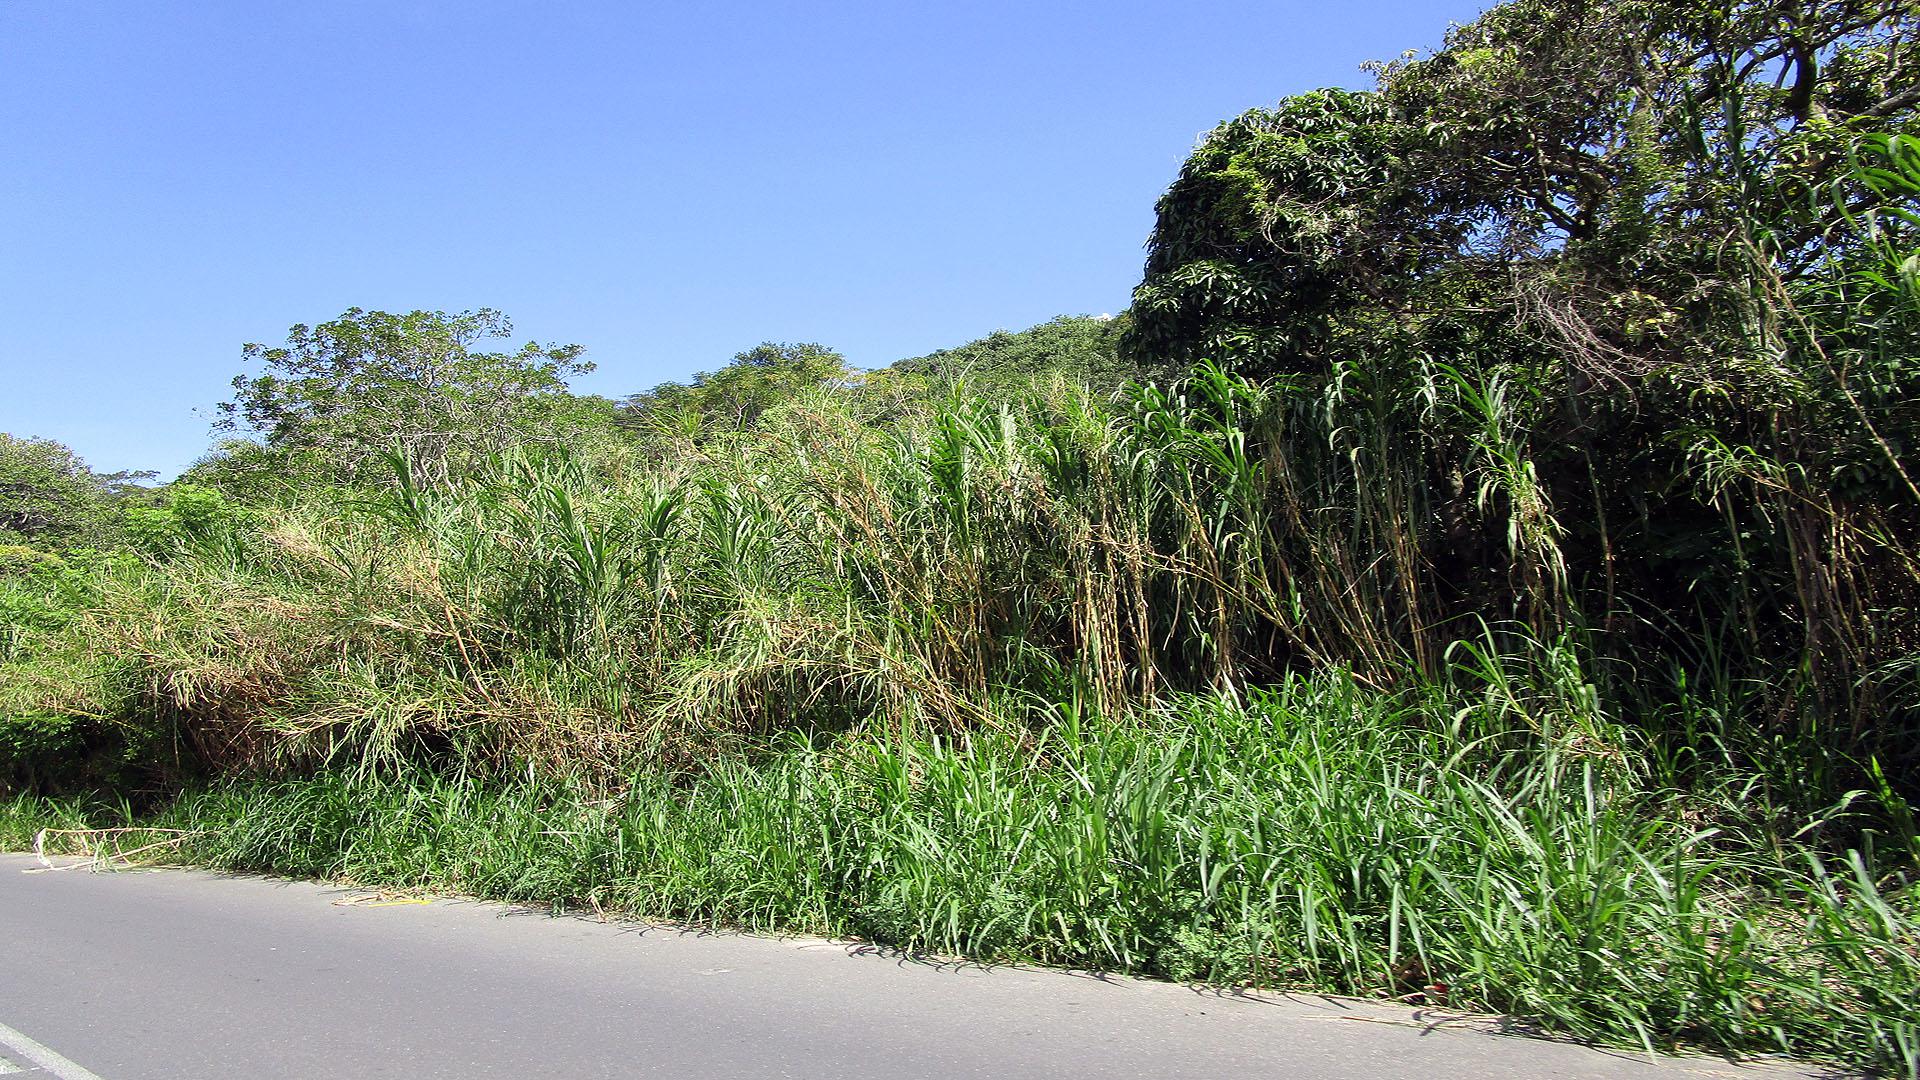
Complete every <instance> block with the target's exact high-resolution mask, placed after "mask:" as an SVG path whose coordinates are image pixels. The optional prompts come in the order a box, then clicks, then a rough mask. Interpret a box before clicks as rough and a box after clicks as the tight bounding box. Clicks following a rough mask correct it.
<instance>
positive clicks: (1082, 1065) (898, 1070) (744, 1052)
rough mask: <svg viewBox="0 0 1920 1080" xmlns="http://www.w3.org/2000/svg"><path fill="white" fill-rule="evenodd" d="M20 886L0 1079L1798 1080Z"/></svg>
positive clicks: (1334, 1020) (1403, 1026) (1017, 991)
mask: <svg viewBox="0 0 1920 1080" xmlns="http://www.w3.org/2000/svg"><path fill="white" fill-rule="evenodd" d="M38 865H39V864H37V863H36V862H34V861H33V860H32V859H31V858H28V857H23V856H0V1074H4V1073H9V1072H17V1073H19V1074H20V1075H21V1080H38V1078H40V1077H49V1076H50V1077H56V1078H58V1080H171V1078H178V1080H190V1078H191V1080H213V1078H243V1080H250V1078H261V1080H277V1078H295V1077H297V1078H302V1080H305V1078H316V1080H317V1078H327V1080H334V1078H339V1080H348V1078H353V1080H359V1078H373V1077H405V1078H408V1080H482V1078H492V1077H502V1078H504V1077H514V1078H529V1080H532V1078H541V1080H544V1078H561V1077H564V1078H572V1077H582V1078H585V1077H673V1078H684V1080H707V1078H722V1077H725V1078H747V1077H753V1078H761V1077H804V1078H812V1077H831V1078H835V1080H858V1078H869V1077H872V1078H880V1077H885V1078H889V1080H891V1078H912V1077H928V1078H946V1077H973V1076H979V1077H996V1078H1006V1080H1020V1078H1028V1077H1129V1078H1131V1077H1138V1078H1153V1080H1162V1078H1164V1080H1173V1078H1181V1077H1207V1078H1220V1077H1248V1078H1254V1077H1258V1078H1261V1080H1274V1078H1297V1080H1349V1078H1350V1080H1394V1078H1403V1077H1404V1078H1407V1080H1413V1078H1419V1080H1445V1078H1452V1077H1459V1078H1469V1077H1471V1078H1476V1080H1478V1078H1487V1080H1501V1078H1514V1080H1520V1078H1526V1080H1549V1078H1573V1077H1581V1078H1595V1080H1599V1078H1607V1080H1642V1078H1646V1080H1656V1078H1666V1080H1702V1078H1728V1080H1730V1078H1736V1077H1745V1078H1749V1080H1762V1078H1767V1080H1772V1078H1776V1077H1785V1076H1801V1075H1806V1074H1803V1073H1800V1072H1797V1071H1795V1070H1791V1069H1786V1068H1783V1067H1779V1066H1771V1067H1737V1066H1734V1065H1731V1064H1728V1063H1726V1062H1723V1061H1720V1060H1717V1059H1712V1058H1697V1059H1672V1058H1669V1059H1663V1060H1660V1061H1650V1060H1649V1059H1648V1058H1647V1057H1646V1056H1645V1055H1641V1054H1631V1053H1620V1052H1607V1051H1601V1050H1595V1049H1590V1048H1586V1047H1580V1046H1574V1045H1570V1044H1566V1043H1558V1042H1547V1041H1542V1040H1535V1039H1525V1038H1518V1037H1513V1036H1509V1035H1502V1034H1498V1033H1494V1032H1493V1031H1492V1030H1490V1028H1491V1027H1493V1026H1494V1025H1491V1024H1489V1023H1488V1022H1484V1021H1469V1020H1463V1019H1458V1018H1452V1017H1448V1016H1444V1015H1439V1014H1435V1013H1432V1012H1422V1011H1419V1010H1415V1009H1409V1008H1402V1007H1394V1006H1383V1005H1375V1004H1370V1003H1359V1002H1351V1001H1344V1000H1338V999H1331V998H1317V997H1252V996H1236V995H1231V994H1221V993H1214V992H1206V991H1197V990H1194V989H1190V988H1186V987H1180V986H1172V985H1165V984H1160V983H1149V982H1140V981H1134V980H1126V979H1104V978H1095V977H1091V976H1086V975H1076V974H1072V973H1067V972H1055V971H1034V970H1024V969H1009V968H998V969H992V970H983V969H981V968H979V967H975V966H965V965H961V966H953V965H938V964H931V963H926V962H921V961H916V960H912V959H906V958H901V957H899V956H895V955H889V954H886V953H883V952H880V951H877V950H872V949H869V948H866V947H862V946H858V945H848V944H844V943H833V942H825V941H817V940H773V939H767V938H754V937H741V936H733V935H705V934H698V933H693V932H688V931H681V930H675V929H668V928H659V927H645V926H637V925H632V924H621V923H602V922H598V921H595V920H591V919H586V918H576V917H559V918H554V917H549V916H547V915H545V914H529V913H524V912H515V911H510V910H508V909H505V908H502V907H500V906H498V905H492V904H482V903H476V902H466V901H433V902H431V903H418V902H393V899H392V898H382V897H379V896H377V895H373V894H368V893H366V892H364V891H361V890H349V889H342V888H336V887H330V886H325V885H313V884H296V883H288V882H280V881H270V880H264V879H257V878H233V877H222V876H217V875H213V874H203V873H189V872H181V871H140V872H133V871H126V872H118V873H91V872H89V871H88V870H86V869H66V870H56V871H44V870H38Z"/></svg>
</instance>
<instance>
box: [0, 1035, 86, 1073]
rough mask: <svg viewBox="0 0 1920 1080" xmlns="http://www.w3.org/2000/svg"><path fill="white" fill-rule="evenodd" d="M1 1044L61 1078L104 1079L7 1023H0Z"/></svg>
mask: <svg viewBox="0 0 1920 1080" xmlns="http://www.w3.org/2000/svg"><path fill="white" fill-rule="evenodd" d="M0 1046H4V1047H6V1048H7V1049H8V1050H11V1051H13V1052H14V1053H15V1054H18V1055H20V1056H21V1057H23V1058H25V1059H27V1060H28V1061H31V1062H33V1063H34V1064H35V1065H38V1066H40V1067H41V1068H42V1069H45V1070H46V1071H47V1072H49V1073H52V1074H53V1075H54V1076H57V1077H59V1080H103V1078H102V1077H101V1076H100V1074H99V1073H96V1072H93V1071H92V1070H90V1069H87V1068H84V1067H82V1066H80V1065H76V1064H75V1063H73V1062H72V1061H69V1060H68V1059H67V1058H65V1057H63V1056H62V1055H60V1054H59V1053H56V1052H55V1051H54V1050H53V1048H51V1047H48V1046H42V1045H41V1044H40V1043H38V1042H35V1041H34V1040H32V1039H29V1038H28V1037H26V1036H25V1035H22V1034H21V1033H20V1032H18V1031H15V1030H13V1029H12V1028H10V1027H8V1026H7V1025H5V1024H0Z"/></svg>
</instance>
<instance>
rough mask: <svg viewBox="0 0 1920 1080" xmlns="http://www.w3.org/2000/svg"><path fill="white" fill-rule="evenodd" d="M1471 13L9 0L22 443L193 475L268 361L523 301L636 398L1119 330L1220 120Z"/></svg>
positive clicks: (4, 408) (0, 165)
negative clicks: (973, 344)
mask: <svg viewBox="0 0 1920 1080" xmlns="http://www.w3.org/2000/svg"><path fill="white" fill-rule="evenodd" d="M1480 6H1481V5H1479V4H1471V3H1452V2H1429V3H1418V2H1404V0H1355V2H1348V3H1340V4H1325V3H1273V2H1269V3H1214V2H1205V0H1199V2H1187V3H1171V2H1170V3H1103V4H1050V3H1045V2H1027V3H997V2H981V3H972V4H951V5H919V4H893V5H878V4H872V5H869V4H833V3H816V4H792V5H787V4H771V3H757V4H731V3H704V4H680V5H651V4H635V3H603V2H600V0H573V2H565V3H553V2H549V3H541V4H533V3H517V4H503V3H489V2H484V0H463V2H459V3H454V2H446V3H437V2H436V3H410V2H407V0H379V2H330V0H314V2H305V3H298V4H279V3H276V4H260V3H242V2H231V3H228V2H216V0H196V2H194V3H184V4H165V3H154V2H152V0H111V2H108V0H5V2H4V3H0V431H7V432H12V433H14V434H17V435H38V436H45V437H51V438H56V439H59V440H61V441H63V442H66V443H69V444H70V445H72V446H73V447H75V448H76V449H77V450H79V451H80V452H81V453H82V454H83V455H84V456H85V457H86V458H87V459H88V461H89V462H90V463H92V464H93V465H94V467H95V468H97V469H100V470H103V471H106V470H114V469H129V468H152V469H159V470H161V471H162V472H163V473H165V474H171V473H172V472H174V471H177V470H178V469H180V468H182V467H184V466H185V465H187V464H188V463H189V462H191V461H192V460H193V458H195V457H196V456H198V455H199V454H200V453H201V452H202V451H203V450H204V449H205V448H206V446H207V444H208V442H209V435H208V422H209V414H210V413H211V406H212V404H213V403H214V402H216V401H218V400H220V399H222V398H223V397H225V396H226V395H227V393H228V391H229V387H228V382H229V380H230V379H231V378H232V377H233V375H235V374H236V373H238V372H239V371H240V370H241V361H240V346H241V344H242V343H244V342H247V341H264V342H275V341H279V340H282V339H283V338H284V336H285V332H286V328H287V327H288V326H289V325H291V324H293V323H296V322H317V321H321V320H325V319H327V318H331V317H332V316H334V315H337V314H339V313H340V312H341V311H343V310H345V309H346V308H348V307H353V306H359V307H365V308H384V309H388V310H411V309H414V308H428V309H434V308H438V309H445V310H461V309H466V308H473V307H482V306H487V307H495V308H499V309H501V310H503V311H505V312H507V313H508V314H509V315H510V316H512V317H513V319H514V321H515V323H516V330H517V333H516V337H518V338H521V339H528V338H532V339H538V340H541V341H568V342H580V343H582V344H584V345H586V346H587V349H588V356H589V357H590V358H591V359H593V360H594V361H596V362H597V363H598V364H599V370H598V371H597V372H595V373H594V374H593V375H591V376H588V377H587V378H586V379H584V380H582V381H581V382H580V383H578V384H577V388H578V389H580V390H583V391H587V392H594V393H603V394H608V395H616V396H617V395H622V394H626V393H629V392H633V391H637V390H643V389H645V388H647V387H649V386H652V385H654V384H655V383H658V382H661V381H663V380H666V379H674V378H684V377H685V376H687V375H688V374H690V373H692V372H694V371H698V370H703V369H711V368H714V367H717V366H719V365H721V364H723V363H725V362H726V360H727V359H728V358H729V357H730V356H732V354H734V353H736V352H739V351H741V350H743V349H746V348H749V347H751V346H752V345H754V344H756V343H758V342H760V341H763V340H776V341H819V342H823V343H825V344H828V345H831V346H833V347H835V348H838V349H840V350H841V351H842V352H844V353H845V354H846V355H847V356H848V357H849V358H850V359H851V360H852V361H853V362H854V363H856V364H859V365H862V366H869V367H870V366H878V365H881V364H886V363H890V362H892V361H893V360H896V359H899V358H901V357H904V356H913V355H918V354H921V353H925V352H928V351H930V350H932V349H935V348H940V347H943V346H948V345H954V344H958V343H960V342H963V341H966V340H969V339H971V338H975V337H978V336H980V335H982V334H985V333H987V332H989V331H992V330H994V329H996V328H1007V329H1017V328H1019V327H1023V326H1028V325H1031V324H1033V323H1036V322H1040V321H1043V320H1045V319H1047V318H1050V317H1052V316H1053V315H1056V314H1061V313H1100V312H1111V311H1117V310H1119V309H1121V308H1122V307H1124V306H1125V305H1126V303H1127V296H1128V293H1129V291H1130V290H1131V288H1132V287H1133V285H1134V284H1135V282H1136V281H1137V280H1138V277H1139V270H1140V264H1141V258H1142V248H1141V246H1142V244H1143V242H1144V241H1145V239H1146V237H1147V233H1148V230H1149V229H1150V228H1151V226H1152V220H1153V201H1154V199H1155V198H1156V197H1157V196H1158V195H1159V193H1160V192H1161V190H1163V189H1164V188H1165V187H1166V185H1167V183H1168V181H1170V180H1171V179H1172V178H1173V176H1174V174H1175V172H1176V171H1177V170H1178V169H1179V166H1180V163H1181V161H1182V160H1183V158H1184V157H1185V155H1186V152H1187V151H1188V150H1189V149H1190V148H1191V147H1192V145H1193V143H1194V140H1195V138H1196V137H1197V136H1198V135H1199V134H1200V133H1202V132H1204V131H1205V130H1207V129H1208V128H1210V127H1212V126H1213V124H1214V123H1216V122H1217V121H1219V120H1221V119H1224V118H1225V117H1228V116H1231V115H1233V114H1235V113H1238V112H1240V111H1242V110H1244V109H1246V108H1248V107H1251V106H1255V105H1261V104H1270V103H1272V102H1274V101H1275V100H1277V99H1279V98H1280V97H1282V96H1285V95H1287V94H1291V93H1296V92H1299V91H1301V90H1306V89H1309V88H1312V87H1316V86H1326V85H1345V86H1363V85H1366V84H1367V82H1368V79H1367V77H1366V76H1365V75H1364V74H1363V73H1362V72H1361V71H1360V70H1359V65H1360V64H1361V62H1363V61H1365V60H1368V59H1375V58H1384V57H1389V56H1393V55H1397V54H1398V53H1400V52H1401V51H1403V50H1405V49H1409V48H1425V47H1431V46H1435V45H1438V44H1439V42H1440V38H1441V35H1442V34H1443V33H1444V31H1445V29H1446V27H1447V25H1448V23H1449V22H1458V21H1464V20H1467V19H1470V18H1472V17H1473V16H1474V14H1475V13H1476V12H1477V11H1478V10H1479V7H1480Z"/></svg>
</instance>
